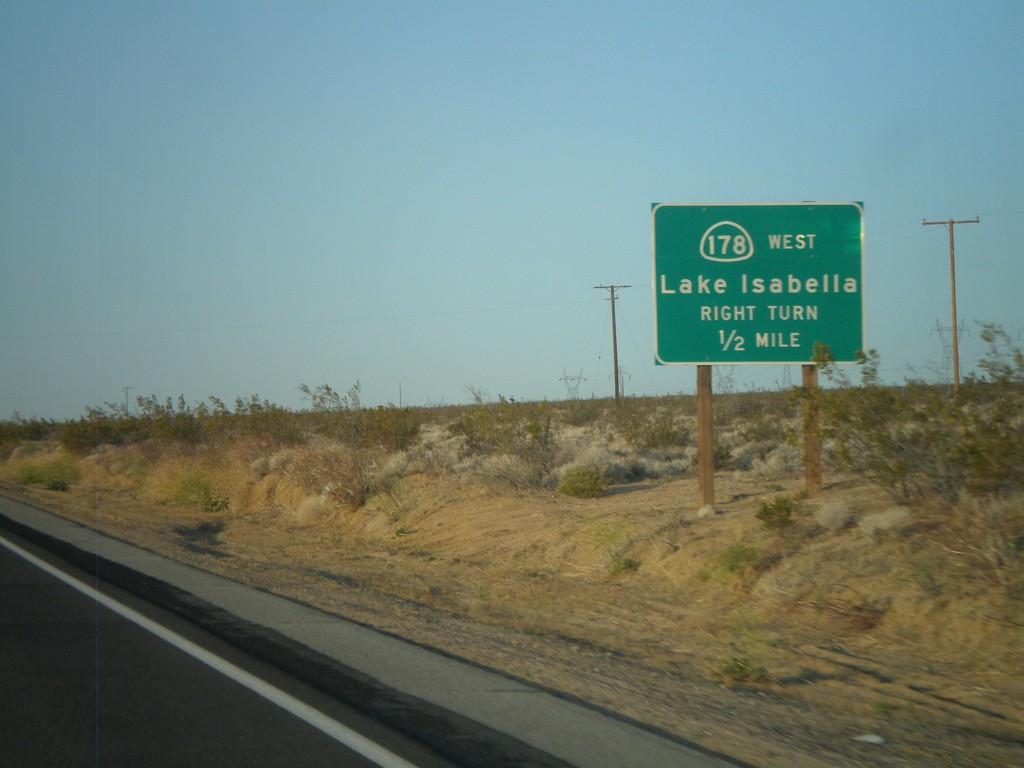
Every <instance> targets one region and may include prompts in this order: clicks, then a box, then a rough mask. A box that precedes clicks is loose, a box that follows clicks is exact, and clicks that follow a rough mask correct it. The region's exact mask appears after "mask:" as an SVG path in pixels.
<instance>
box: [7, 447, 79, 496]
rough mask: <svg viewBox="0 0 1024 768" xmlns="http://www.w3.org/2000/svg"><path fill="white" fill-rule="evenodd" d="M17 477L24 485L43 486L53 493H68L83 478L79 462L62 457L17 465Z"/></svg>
mask: <svg viewBox="0 0 1024 768" xmlns="http://www.w3.org/2000/svg"><path fill="white" fill-rule="evenodd" d="M15 476H16V478H17V481H18V482H19V483H21V484H22V485H42V486H44V487H45V488H47V489H48V490H51V491H66V490H68V488H69V487H70V486H71V484H72V483H75V482H77V481H78V480H80V479H81V477H82V471H81V468H80V467H79V464H78V460H77V459H76V458H75V457H73V456H70V455H61V456H57V457H56V458H50V459H48V460H29V461H25V462H23V463H21V464H19V465H17V468H16V471H15Z"/></svg>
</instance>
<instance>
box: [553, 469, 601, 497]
mask: <svg viewBox="0 0 1024 768" xmlns="http://www.w3.org/2000/svg"><path fill="white" fill-rule="evenodd" d="M557 490H558V492H559V493H562V494H565V495H566V496H575V497H576V498H579V499H596V498H597V497H598V496H600V495H601V494H602V493H604V481H603V480H602V479H601V473H600V472H598V471H597V470H596V469H594V468H593V467H578V468H577V469H572V470H569V471H568V472H566V473H565V477H563V478H562V479H561V481H560V482H559V483H558V488H557Z"/></svg>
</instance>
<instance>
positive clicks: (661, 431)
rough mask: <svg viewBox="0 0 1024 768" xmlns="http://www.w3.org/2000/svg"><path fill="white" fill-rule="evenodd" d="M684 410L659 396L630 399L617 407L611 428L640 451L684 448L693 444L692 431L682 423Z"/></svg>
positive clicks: (621, 402)
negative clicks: (655, 397) (663, 401)
mask: <svg viewBox="0 0 1024 768" xmlns="http://www.w3.org/2000/svg"><path fill="white" fill-rule="evenodd" d="M681 411H682V409H681V407H677V406H673V405H672V404H671V403H667V404H663V403H662V402H661V401H660V400H659V399H639V398H627V399H625V400H622V401H620V403H619V405H618V406H617V407H616V408H615V410H614V412H613V414H614V416H613V422H612V428H613V429H614V430H615V432H616V433H617V434H619V435H620V436H621V437H622V438H623V439H624V440H625V441H626V442H627V443H629V444H630V445H632V446H633V447H634V448H639V449H641V450H657V449H664V448H684V447H686V446H687V445H688V444H689V443H690V431H689V430H688V429H687V428H686V427H685V426H684V425H683V424H682V416H683V414H682V412H681Z"/></svg>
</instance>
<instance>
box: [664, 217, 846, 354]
mask: <svg viewBox="0 0 1024 768" xmlns="http://www.w3.org/2000/svg"><path fill="white" fill-rule="evenodd" d="M651 233H652V251H653V261H654V286H653V287H654V357H655V360H656V362H657V363H659V364H663V365H667V364H686V363H689V364H693V363H697V364H701V365H733V364H737V363H809V362H810V361H811V358H812V357H813V353H814V345H815V343H816V342H821V343H823V344H827V345H828V346H829V348H830V349H831V350H832V354H833V356H834V357H835V359H836V360H837V361H839V362H854V361H855V360H856V359H857V353H858V352H859V351H860V350H862V349H863V348H864V322H863V319H864V272H863V250H864V206H863V204H861V203H819V202H806V203H785V204H767V203H764V204H763V203H737V204H730V205H718V204H708V205H700V204H678V203H654V204H652V206H651Z"/></svg>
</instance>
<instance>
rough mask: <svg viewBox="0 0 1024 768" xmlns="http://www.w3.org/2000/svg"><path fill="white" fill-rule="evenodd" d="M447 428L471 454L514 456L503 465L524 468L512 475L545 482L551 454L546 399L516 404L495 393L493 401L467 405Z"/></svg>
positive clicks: (535, 482) (536, 484)
mask: <svg viewBox="0 0 1024 768" xmlns="http://www.w3.org/2000/svg"><path fill="white" fill-rule="evenodd" d="M448 429H449V430H450V431H451V432H452V433H453V434H456V435H461V436H462V437H463V438H464V440H465V445H466V449H467V450H468V451H469V452H471V453H480V454H483V455H485V456H506V457H512V458H513V459H515V460H516V461H515V462H505V464H506V465H507V466H508V467H509V468H513V469H515V468H517V467H519V468H520V469H522V470H525V471H519V470H518V469H517V471H516V473H515V474H516V476H517V477H518V478H521V479H522V480H524V481H525V482H527V483H529V484H531V485H532V486H533V487H540V486H542V485H543V484H544V483H545V482H546V481H547V477H548V474H549V473H550V471H551V467H552V464H553V462H554V457H555V435H554V429H553V427H552V414H551V409H550V407H549V406H548V404H547V403H546V402H541V403H517V402H515V401H514V400H508V399H506V398H505V397H502V396H499V401H498V402H497V403H477V404H476V405H473V406H469V407H468V408H467V409H466V410H464V411H463V412H462V413H461V414H460V415H459V417H458V418H457V419H456V420H455V421H453V422H452V423H451V424H449V426H448ZM517 484H518V483H517Z"/></svg>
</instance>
